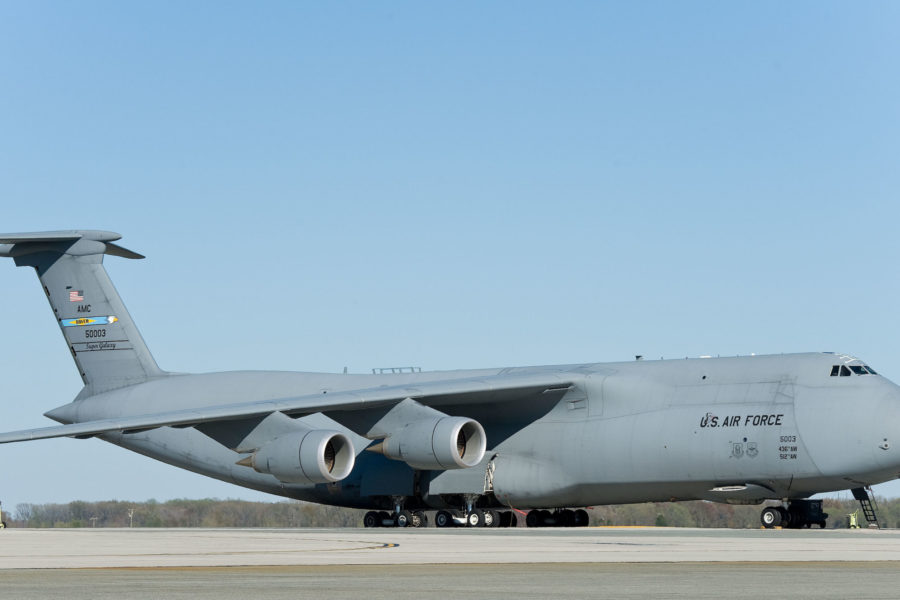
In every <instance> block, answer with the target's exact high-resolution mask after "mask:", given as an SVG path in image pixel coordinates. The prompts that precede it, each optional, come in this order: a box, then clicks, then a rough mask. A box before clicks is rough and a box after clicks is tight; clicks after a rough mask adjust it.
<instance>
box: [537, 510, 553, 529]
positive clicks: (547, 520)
mask: <svg viewBox="0 0 900 600" xmlns="http://www.w3.org/2000/svg"><path fill="white" fill-rule="evenodd" d="M538 518H539V519H540V520H541V524H540V526H541V527H551V526H552V525H555V524H556V523H555V521H554V519H553V513H551V512H550V511H549V510H540V511H538ZM551 521H554V522H553V523H551Z"/></svg>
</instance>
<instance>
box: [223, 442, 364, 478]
mask: <svg viewBox="0 0 900 600" xmlns="http://www.w3.org/2000/svg"><path fill="white" fill-rule="evenodd" d="M245 461H247V462H245ZM355 461H356V452H355V451H354V449H353V442H351V441H350V438H348V437H347V436H346V435H344V434H343V433H340V432H338V431H328V430H322V429H310V430H308V431H298V432H295V433H289V434H286V435H282V436H280V437H277V438H275V439H274V440H272V441H271V442H269V443H267V444H266V445H264V446H263V447H262V448H260V449H259V450H257V451H256V452H254V453H253V454H252V455H250V457H249V461H248V460H247V459H244V460H243V461H241V462H240V463H239V464H245V465H247V466H250V467H253V470H254V471H256V472H258V473H268V474H269V475H274V476H275V477H276V478H277V479H278V480H279V481H282V482H284V483H332V482H334V481H340V480H341V479H343V478H344V477H346V476H347V475H349V474H350V471H352V470H353V465H354V463H355Z"/></svg>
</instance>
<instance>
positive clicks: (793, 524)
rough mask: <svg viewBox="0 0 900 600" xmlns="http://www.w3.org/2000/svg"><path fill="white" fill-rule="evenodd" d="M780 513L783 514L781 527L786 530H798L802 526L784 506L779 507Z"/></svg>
mask: <svg viewBox="0 0 900 600" xmlns="http://www.w3.org/2000/svg"><path fill="white" fill-rule="evenodd" d="M778 512H780V513H781V526H782V527H785V528H794V529H797V528H799V527H800V525H801V524H802V523H801V522H800V521H799V520H798V519H795V518H794V516H793V515H792V514H791V513H790V511H788V509H786V508H785V507H783V506H779V507H778Z"/></svg>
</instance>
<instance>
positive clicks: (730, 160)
mask: <svg viewBox="0 0 900 600" xmlns="http://www.w3.org/2000/svg"><path fill="white" fill-rule="evenodd" d="M898 23H900V4H897V3H896V2H863V3H852V4H851V3H847V2H821V1H817V2H792V3H784V2H755V3H747V4H736V3H722V2H713V1H709V2H677V3H675V2H641V3H626V2H621V3H600V2H585V3H524V2H509V3H492V4H490V5H488V6H485V5H484V4H483V3H477V2H472V3H466V2H454V3H447V4H443V5H438V6H435V5H432V4H430V3H425V4H423V3H416V2H410V3H399V2H391V3H372V2H345V3H312V2H308V3H300V2H266V3H246V2H232V3H227V2H189V3H150V2H146V3H121V2H80V3H69V2H58V3H57V2H20V3H13V2H5V3H2V4H0V81H2V82H3V83H2V93H0V207H2V212H0V231H13V232H14V231H32V230H47V229H68V228H99V229H110V230H113V231H119V232H121V233H122V234H124V236H125V238H124V240H123V242H122V243H123V245H125V246H126V247H130V248H133V249H135V250H137V251H139V252H142V253H145V254H146V255H147V256H148V259H147V260H145V261H140V262H135V261H125V260H122V259H117V258H113V257H110V258H109V259H107V261H106V264H107V268H108V270H109V271H110V274H111V276H112V277H113V280H114V281H115V282H116V285H117V286H118V287H119V290H120V292H121V293H122V296H123V298H124V299H125V302H126V304H127V305H128V307H129V309H130V310H131V312H132V315H133V316H134V318H135V320H136V321H137V323H138V326H139V327H140V328H141V330H142V332H143V334H144V337H145V338H146V340H147V342H148V344H149V345H150V347H151V350H152V351H153V352H154V354H155V356H156V358H157V360H158V361H159V363H160V365H161V366H162V367H163V368H166V369H170V370H178V371H214V370H225V369H236V368H259V369H288V370H325V371H339V370H341V369H342V368H343V367H344V366H347V367H348V368H349V369H350V371H351V372H353V371H357V372H362V371H366V370H368V369H369V368H371V367H373V366H394V365H416V366H421V367H423V368H425V369H455V368H465V367H479V366H505V365H523V364H546V363H566V362H587V361H605V360H622V359H629V358H631V357H633V355H635V354H644V355H646V356H648V357H660V356H665V357H667V358H668V357H683V356H696V355H701V354H712V355H716V354H722V355H733V354H748V353H751V352H756V353H771V352H794V351H809V350H836V351H841V352H849V353H853V354H856V355H859V356H861V357H863V358H864V359H866V360H867V361H868V362H869V363H870V364H872V365H873V366H874V367H875V368H877V369H879V370H880V372H882V373H884V374H885V375H887V376H888V377H891V378H892V379H894V380H895V381H900V339H898V329H900V300H898V299H900V285H898V274H897V272H896V271H897V269H896V268H895V265H896V263H897V260H898V257H900V239H898V235H897V224H898V217H900V209H898V206H897V202H896V195H897V190H898V189H900V186H898V183H900V181H898V180H900V165H898V159H900V118H898V117H900V78H898V77H897V72H898V71H897V65H898V63H900V38H898V36H897V33H896V32H897V27H898ZM0 282H2V283H0V286H2V287H0V289H2V291H3V293H2V295H0V307H2V310H3V313H4V315H5V317H4V320H5V336H4V339H5V340H6V351H5V352H4V353H3V355H4V358H3V360H2V362H0V373H2V377H0V402H2V412H0V414H2V416H3V418H2V424H3V427H2V429H3V430H10V429H19V428H26V427H34V426H40V425H44V424H48V423H49V421H47V420H46V419H45V418H43V417H42V416H41V413H42V412H43V411H44V410H47V409H49V408H52V407H55V406H58V405H60V404H64V403H66V402H68V401H69V400H70V399H71V398H72V397H73V396H74V395H75V394H76V393H77V391H78V390H79V388H80V380H79V378H78V376H77V373H76V371H75V368H74V366H73V365H72V363H71V359H70V357H69V355H68V353H67V350H66V348H65V345H64V344H63V342H62V340H61V337H60V334H59V331H58V327H57V326H56V325H55V323H54V320H53V318H52V317H51V313H50V311H49V309H48V307H47V306H46V302H45V300H44V299H43V297H42V294H41V292H40V288H39V285H38V283H37V281H36V280H35V278H34V275H33V274H32V273H31V272H28V271H26V270H25V269H15V268H14V267H13V265H12V262H11V261H7V262H5V263H3V264H0ZM866 417H869V415H861V414H859V415H857V414H855V413H854V410H853V407H852V406H848V407H847V418H848V419H852V418H866ZM878 491H879V492H880V493H883V494H889V495H900V483H898V484H888V485H884V486H881V487H879V488H878ZM206 496H218V497H243V498H263V497H265V498H272V497H268V496H263V495H261V494H256V493H252V492H248V491H245V490H243V489H241V488H238V487H235V486H229V485H226V484H223V483H218V482H214V481H212V480H208V479H205V478H203V477H200V476H198V475H193V474H190V473H185V472H182V471H179V470H177V469H174V468H171V467H167V466H164V465H161V464H158V463H155V462H154V461H151V460H149V459H145V458H143V457H139V456H136V455H131V454H129V453H127V452H125V451H122V450H119V449H118V448H115V447H112V446H108V445H106V444H104V443H102V442H100V441H97V440H88V441H76V440H68V439H66V440H56V441H47V442H42V443H33V444H19V445H7V446H3V447H0V500H3V501H4V505H5V506H6V508H8V509H12V508H13V507H14V505H15V504H16V503H18V502H48V501H68V500H72V499H109V498H118V499H134V500H142V499H146V498H151V497H155V498H157V499H160V500H162V499H166V498H173V497H206Z"/></svg>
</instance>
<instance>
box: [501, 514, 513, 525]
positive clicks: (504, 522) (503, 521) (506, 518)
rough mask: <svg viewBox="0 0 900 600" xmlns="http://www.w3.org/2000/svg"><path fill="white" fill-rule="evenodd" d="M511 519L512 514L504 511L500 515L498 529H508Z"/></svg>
mask: <svg viewBox="0 0 900 600" xmlns="http://www.w3.org/2000/svg"><path fill="white" fill-rule="evenodd" d="M511 519H512V513H511V512H509V511H508V510H504V511H503V512H501V513H500V527H509V522H510V520H511Z"/></svg>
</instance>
